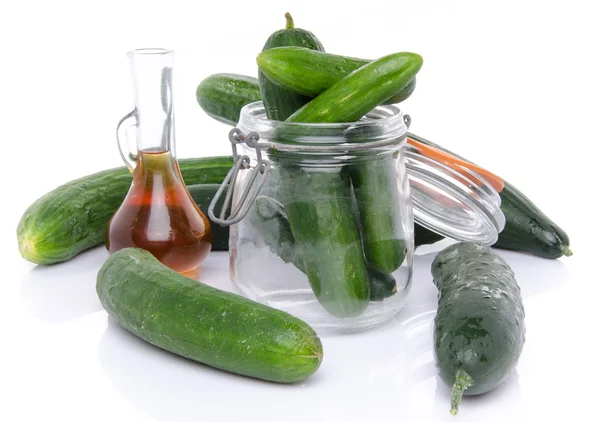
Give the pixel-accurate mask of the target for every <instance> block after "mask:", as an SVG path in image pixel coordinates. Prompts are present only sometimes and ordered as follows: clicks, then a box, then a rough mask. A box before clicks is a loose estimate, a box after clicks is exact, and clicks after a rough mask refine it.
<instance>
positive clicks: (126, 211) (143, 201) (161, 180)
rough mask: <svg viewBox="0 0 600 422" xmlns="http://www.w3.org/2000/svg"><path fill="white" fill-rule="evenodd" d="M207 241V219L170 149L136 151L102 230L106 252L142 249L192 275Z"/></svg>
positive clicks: (209, 237)
mask: <svg viewBox="0 0 600 422" xmlns="http://www.w3.org/2000/svg"><path fill="white" fill-rule="evenodd" d="M211 242H212V232H211V229H210V223H209V221H208V219H207V218H206V216H205V215H204V214H203V213H202V211H200V210H199V209H198V207H197V205H196V204H195V203H194V201H193V200H192V198H191V197H190V194H189V192H188V191H187V189H186V188H185V185H184V184H183V181H182V179H181V176H180V172H179V167H178V165H177V162H176V161H175V160H174V159H172V157H171V154H170V153H169V152H159V153H148V152H140V153H138V156H137V160H136V167H135V170H134V173H133V183H132V185H131V188H130V190H129V193H128V194H127V197H126V198H125V201H124V202H123V204H122V205H121V207H120V208H119V210H118V211H117V212H116V214H115V215H114V216H113V218H112V219H111V221H110V223H109V225H108V227H107V230H106V247H107V249H108V250H109V252H110V253H113V252H116V251H118V250H119V249H123V248H126V247H130V246H134V247H138V248H142V249H146V250H148V251H149V252H151V253H152V254H153V255H154V256H155V257H156V258H158V260H160V261H161V262H162V263H163V264H165V265H167V266H168V267H170V268H172V269H174V270H175V271H177V272H180V273H182V274H186V275H189V276H196V275H197V273H198V268H199V266H200V264H201V263H202V262H203V261H204V259H205V258H206V256H207V255H208V253H209V252H210V249H211Z"/></svg>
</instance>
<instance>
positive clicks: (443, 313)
mask: <svg viewBox="0 0 600 422" xmlns="http://www.w3.org/2000/svg"><path fill="white" fill-rule="evenodd" d="M431 273H432V275H433V279H434V282H435V285H436V286H437V288H438V290H439V299H438V310H437V315H436V317H435V328H434V345H435V348H434V350H435V359H436V364H437V368H438V373H439V375H440V378H441V379H442V381H443V382H444V383H445V384H447V385H449V386H451V387H452V397H451V403H452V406H451V410H450V413H452V414H453V415H455V414H456V413H457V412H458V406H459V404H460V400H461V398H462V396H463V394H465V395H476V394H482V393H485V392H488V391H490V390H492V389H494V388H496V387H497V386H498V385H500V384H501V383H502V382H503V381H504V380H505V379H506V378H507V377H508V376H509V375H510V373H511V372H512V370H513V369H514V367H515V366H516V364H517V361H518V359H519V356H520V354H521V350H522V349H523V344H524V343H525V321H524V320H525V311H524V309H523V303H522V299H521V290H520V288H519V285H518V284H517V281H516V280H515V275H514V273H513V271H512V270H511V268H510V267H509V266H508V264H507V263H506V262H505V261H504V260H503V259H502V258H501V257H500V256H499V255H498V254H496V253H495V252H494V251H492V250H491V249H490V248H489V247H487V246H483V245H479V244H476V243H470V242H461V243H457V244H454V245H451V246H449V247H447V248H446V249H444V250H443V251H441V252H440V253H439V254H438V255H437V257H436V258H435V259H434V261H433V264H432V265H431Z"/></svg>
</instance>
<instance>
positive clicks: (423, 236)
mask: <svg viewBox="0 0 600 422" xmlns="http://www.w3.org/2000/svg"><path fill="white" fill-rule="evenodd" d="M442 239H444V236H442V235H441V234H437V233H435V232H432V231H431V230H429V229H426V228H425V227H423V226H421V225H419V224H417V223H415V247H417V246H421V245H431V244H432V243H435V242H439V241H440V240H442Z"/></svg>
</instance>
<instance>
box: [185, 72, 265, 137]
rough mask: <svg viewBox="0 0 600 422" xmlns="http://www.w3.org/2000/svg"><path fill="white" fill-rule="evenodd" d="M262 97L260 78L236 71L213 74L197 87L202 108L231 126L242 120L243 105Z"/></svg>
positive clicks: (197, 96)
mask: <svg viewBox="0 0 600 422" xmlns="http://www.w3.org/2000/svg"><path fill="white" fill-rule="evenodd" d="M261 99H262V97H261V96H260V89H259V87H258V79H256V78H253V77H252V76H245V75H236V74H234V73H217V74H214V75H211V76H209V77H208V78H206V79H204V80H203V81H202V82H200V85H198V88H197V89H196V100H197V101H198V104H200V107H202V110H204V111H205V112H206V114H208V115H209V116H210V117H212V118H213V119H215V120H218V121H220V122H222V123H225V124H228V125H231V126H235V125H236V124H237V122H238V121H239V120H240V110H241V109H242V107H244V106H245V105H246V104H250V103H253V102H255V101H260V100H261Z"/></svg>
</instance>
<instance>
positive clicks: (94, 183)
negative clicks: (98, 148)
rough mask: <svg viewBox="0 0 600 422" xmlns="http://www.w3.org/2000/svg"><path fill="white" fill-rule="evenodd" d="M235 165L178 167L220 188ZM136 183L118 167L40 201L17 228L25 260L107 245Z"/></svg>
mask: <svg viewBox="0 0 600 422" xmlns="http://www.w3.org/2000/svg"><path fill="white" fill-rule="evenodd" d="M232 163H233V160H232V158H231V157H209V158H192V159H183V160H179V168H180V169H181V174H182V175H183V179H184V181H185V182H186V183H187V184H202V183H221V182H222V181H223V179H225V176H226V175H227V172H228V171H229V169H230V168H231V166H232ZM131 181H132V177H131V173H130V172H129V171H128V170H127V169H126V168H125V167H119V168H114V169H111V170H105V171H101V172H98V173H95V174H91V175H89V176H85V177H82V178H80V179H77V180H73V181H71V182H69V183H66V184H64V185H62V186H60V187H58V188H56V189H54V190H53V191H51V192H49V193H47V194H45V195H44V196H42V197H41V198H39V199H38V200H37V201H35V202H34V203H33V204H31V205H30V206H29V207H28V208H27V210H26V211H25V213H24V214H23V216H22V217H21V220H20V221H19V225H18V227H17V239H18V242H19V252H20V253H21V255H22V256H23V258H25V259H27V260H29V261H31V262H33V263H35V264H54V263H57V262H62V261H66V260H68V259H71V258H72V257H74V256H75V255H77V254H78V253H80V252H83V251H85V250H86V249H89V248H91V247H93V246H96V245H98V244H101V243H103V242H104V234H105V230H106V225H107V224H108V222H109V220H110V218H111V217H112V216H113V215H114V213H115V212H116V211H117V209H118V208H119V206H120V205H121V203H122V202H123V200H124V199H125V196H126V195H127V191H128V190H129V187H130V186H131ZM204 205H205V206H206V207H208V204H204ZM204 210H206V209H204ZM217 243H218V244H222V243H223V241H219V242H217Z"/></svg>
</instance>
